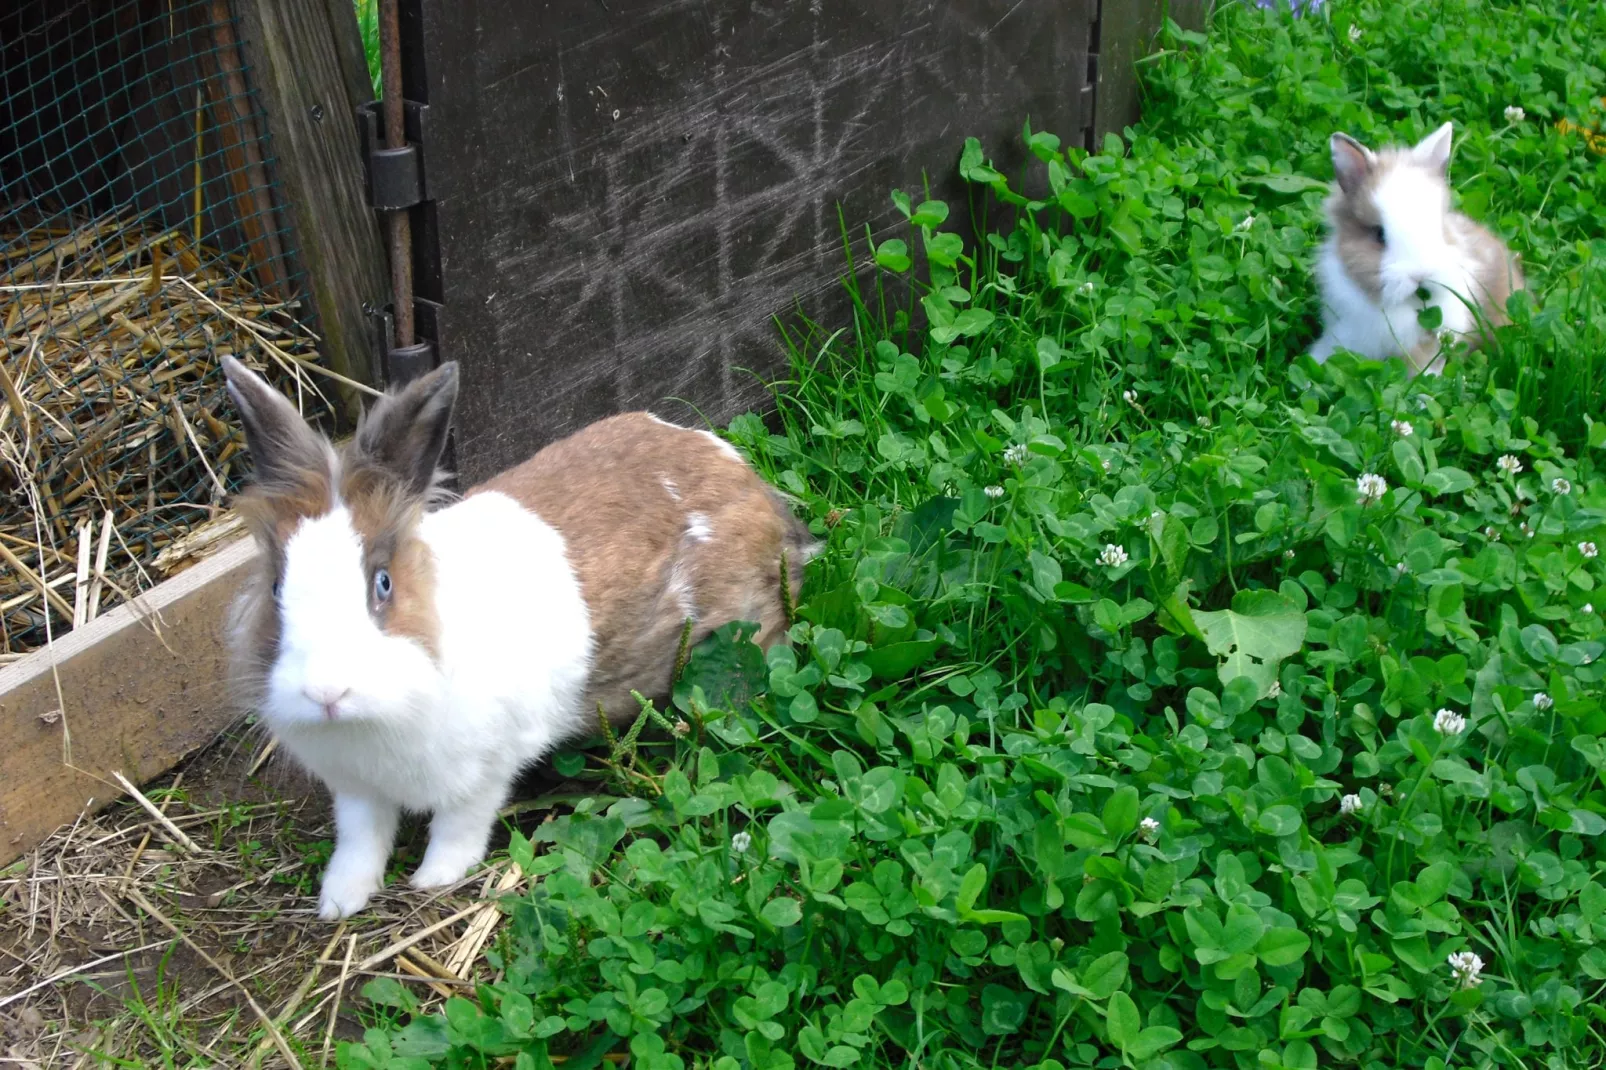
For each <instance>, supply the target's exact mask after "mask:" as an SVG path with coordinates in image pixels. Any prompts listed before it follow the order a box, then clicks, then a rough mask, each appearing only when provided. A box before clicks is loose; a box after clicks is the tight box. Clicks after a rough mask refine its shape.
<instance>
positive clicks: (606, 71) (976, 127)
mask: <svg viewBox="0 0 1606 1070" xmlns="http://www.w3.org/2000/svg"><path fill="white" fill-rule="evenodd" d="M418 2H420V3H422V5H423V8H422V27H421V29H422V32H421V33H420V34H419V36H420V37H421V38H422V40H423V43H424V55H425V64H424V66H425V70H426V76H425V79H424V80H425V87H426V90H427V95H428V104H429V113H430V115H429V144H428V145H427V147H426V152H427V154H428V161H429V162H428V169H429V183H430V191H431V195H432V196H433V197H434V198H435V200H436V204H435V213H436V219H437V222H438V225H439V235H440V245H439V250H440V277H441V286H442V297H443V298H444V304H445V309H444V312H443V315H442V322H441V336H442V337H441V341H442V347H443V351H444V355H445V356H446V357H449V358H456V359H459V360H461V361H462V362H463V397H462V401H461V410H460V412H461V418H460V420H459V424H458V438H457V446H458V465H459V468H460V470H461V471H462V473H463V476H464V478H465V480H469V481H471V480H475V479H478V478H481V477H483V476H485V475H487V474H489V473H491V472H493V471H495V470H497V469H500V468H502V467H504V466H506V465H508V464H511V463H513V462H515V461H517V460H520V459H522V458H523V457H524V456H526V455H527V454H529V453H530V452H531V451H532V450H533V449H535V448H536V447H538V446H539V445H541V444H543V443H545V442H546V441H548V440H550V439H551V438H552V437H554V436H557V435H559V434H562V433H564V432H567V431H569V430H571V429H573V428H575V427H577V426H579V425H581V424H583V423H585V422H586V421H588V420H591V419H594V418H596V417H599V416H602V415H604V414H606V413H609V412H613V411H616V410H619V409H623V408H629V407H634V406H651V407H653V408H655V409H657V410H658V411H660V412H663V413H664V414H665V415H669V416H672V417H686V416H688V415H689V413H688V412H687V409H686V408H685V406H683V405H680V404H677V403H674V402H669V401H668V400H667V399H670V398H680V399H685V400H686V401H687V402H689V403H691V404H693V405H695V406H696V407H697V408H698V409H700V410H701V411H702V412H704V413H706V414H707V415H708V416H709V417H710V418H714V419H719V418H723V417H727V416H729V415H731V414H733V413H734V412H736V411H740V410H741V409H743V408H745V407H748V406H751V405H753V404H757V403H761V402H762V400H763V392H762V390H760V389H759V388H758V386H757V384H756V383H755V381H754V380H753V379H752V378H751V377H750V376H748V375H745V374H744V373H743V372H741V371H739V370H737V369H740V368H750V369H757V370H759V371H761V372H763V371H773V370H774V369H776V368H777V367H778V366H779V365H780V360H781V352H780V346H779V344H778V342H777V340H776V336H775V331H774V326H773V322H772V317H774V316H775V315H777V314H784V313H785V312H786V311H787V310H788V309H789V308H790V307H792V306H793V304H794V302H796V301H801V304H802V307H803V308H805V309H807V310H809V311H812V312H816V313H821V314H825V315H829V316H831V317H832V318H833V320H834V321H837V322H840V321H841V318H842V312H841V307H840V305H839V304H837V298H836V295H835V291H836V288H837V285H838V284H837V279H838V277H839V275H840V274H841V272H842V270H843V267H844V260H843V254H842V249H841V242H840V237H839V231H838V217H837V206H838V204H839V202H840V203H841V205H842V211H843V213H844V214H845V216H846V218H847V220H848V221H849V223H850V225H860V224H862V223H864V222H866V221H869V222H872V223H874V224H875V225H876V226H877V227H885V226H887V225H888V224H890V223H891V222H892V219H893V215H894V213H893V210H892V208H891V205H890V204H889V202H888V200H887V193H888V191H889V190H890V189H891V188H892V187H894V186H899V187H902V188H904V189H910V190H914V189H919V188H920V186H921V183H922V175H929V176H930V178H931V179H932V180H933V182H934V184H935V185H936V186H938V187H939V189H940V191H941V192H942V193H946V194H954V193H955V192H956V191H955V190H954V186H953V181H952V179H951V176H952V174H953V171H954V165H955V162H956V161H957V158H958V152H959V148H960V146H961V144H962V142H963V139H964V138H965V136H966V135H974V136H977V137H980V138H981V139H982V141H983V143H984V144H985V145H986V146H987V148H988V151H989V152H990V153H991V154H992V155H993V156H994V157H995V159H998V160H1000V161H1002V162H1004V163H1006V164H1007V163H1009V162H1010V161H1014V160H1019V159H1020V155H1019V153H1020V150H1019V147H1018V146H1019V133H1020V129H1021V124H1022V121H1023V120H1026V119H1028V118H1030V120H1031V122H1032V124H1033V126H1034V127H1037V128H1040V129H1049V130H1054V131H1056V132H1059V133H1061V134H1062V135H1063V136H1066V137H1067V138H1068V139H1073V140H1080V132H1079V131H1078V129H1077V127H1078V125H1079V121H1085V120H1084V117H1083V116H1082V115H1081V114H1079V112H1080V111H1081V109H1082V108H1083V106H1084V105H1083V102H1082V101H1081V99H1080V94H1079V90H1080V88H1081V86H1082V84H1083V82H1084V81H1085V79H1086V72H1087V68H1088V62H1087V52H1088V43H1089V32H1090V27H1091V22H1092V19H1091V8H1092V3H1091V0H896V2H893V0H885V2H879V3H874V4H869V5H865V4H863V3H861V2H859V0H813V2H811V3H785V4H760V3H752V2H741V0H703V2H699V3H688V2H684V0H668V2H666V0H607V2H606V3H604V2H601V0H587V2H584V3H581V2H569V3H533V2H531V0H418ZM961 196H962V195H961ZM950 199H953V198H952V197H951V198H950Z"/></svg>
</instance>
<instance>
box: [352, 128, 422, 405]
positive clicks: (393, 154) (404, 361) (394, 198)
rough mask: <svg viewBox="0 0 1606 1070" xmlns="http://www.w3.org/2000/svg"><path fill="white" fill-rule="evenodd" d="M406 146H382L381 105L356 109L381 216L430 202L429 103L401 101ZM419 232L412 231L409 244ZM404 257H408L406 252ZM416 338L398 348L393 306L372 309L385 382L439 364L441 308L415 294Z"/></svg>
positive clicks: (370, 187)
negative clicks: (427, 156)
mask: <svg viewBox="0 0 1606 1070" xmlns="http://www.w3.org/2000/svg"><path fill="white" fill-rule="evenodd" d="M403 105H404V108H403V111H404V116H405V129H406V134H407V144H406V145H404V146H402V147H401V148H395V149H392V148H386V147H385V134H384V119H383V117H382V115H381V111H380V108H381V104H380V102H379V101H377V100H374V101H369V102H368V103H366V104H362V105H359V106H358V107H357V133H358V137H359V138H360V140H361V144H362V153H363V160H364V163H365V164H366V166H365V168H364V178H365V180H366V184H367V195H368V204H369V205H370V206H371V207H372V208H373V209H374V210H376V211H380V212H406V211H408V210H410V209H413V208H416V207H417V206H419V205H421V204H423V203H424V202H426V201H428V200H429V199H430V196H429V183H428V180H427V178H426V175H427V171H426V169H425V166H424V163H425V160H424V148H425V145H427V144H428V125H429V105H427V104H419V103H417V102H416V101H411V100H408V101H404V102H403ZM421 229H422V228H420V227H417V226H415V227H414V228H413V241H414V242H417V241H418V240H419V238H420V237H421V234H420V231H421ZM408 255H411V250H409V253H408ZM413 307H414V317H413V318H414V326H415V338H416V340H415V341H414V342H413V343H412V344H410V345H405V346H398V345H396V341H395V331H394V323H395V318H394V311H395V310H394V308H391V307H388V306H387V308H386V309H384V310H375V311H376V312H378V313H379V314H380V317H381V319H382V321H383V322H382V324H381V329H380V331H379V332H378V333H379V335H380V340H379V348H380V352H379V354H378V356H379V363H380V372H381V374H382V375H383V377H384V381H385V382H386V384H388V385H390V386H403V385H405V384H407V383H408V382H411V381H412V380H414V379H416V378H418V377H419V376H420V375H423V374H424V373H426V372H428V371H430V370H431V369H432V368H434V367H435V366H436V365H437V364H438V363H439V362H440V356H439V348H440V347H439V344H438V334H437V330H436V329H435V324H436V322H437V320H438V319H439V315H438V312H439V306H438V305H436V304H435V303H434V302H429V301H425V300H423V299H421V298H417V297H416V296H415V297H414V298H413Z"/></svg>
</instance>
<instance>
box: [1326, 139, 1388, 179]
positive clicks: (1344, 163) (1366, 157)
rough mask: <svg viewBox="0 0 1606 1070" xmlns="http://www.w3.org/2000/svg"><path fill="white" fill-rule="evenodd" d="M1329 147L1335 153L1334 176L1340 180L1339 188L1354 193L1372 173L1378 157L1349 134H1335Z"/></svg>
mask: <svg viewBox="0 0 1606 1070" xmlns="http://www.w3.org/2000/svg"><path fill="white" fill-rule="evenodd" d="M1328 147H1329V148H1330V150H1331V151H1332V153H1333V174H1334V176H1335V177H1337V179H1338V188H1339V189H1341V190H1343V191H1344V192H1345V193H1354V192H1355V191H1356V190H1358V189H1360V188H1361V184H1362V183H1363V182H1365V181H1366V179H1367V176H1369V175H1370V174H1371V173H1372V167H1373V165H1375V164H1376V163H1377V157H1376V156H1375V155H1373V153H1372V150H1371V149H1369V148H1367V147H1366V146H1365V145H1362V144H1361V143H1360V142H1359V141H1356V140H1355V139H1354V138H1352V137H1350V136H1349V135H1348V134H1334V135H1333V137H1332V139H1331V140H1330V141H1329V142H1328Z"/></svg>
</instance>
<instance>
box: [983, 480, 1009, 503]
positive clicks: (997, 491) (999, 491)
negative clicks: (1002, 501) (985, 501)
mask: <svg viewBox="0 0 1606 1070" xmlns="http://www.w3.org/2000/svg"><path fill="white" fill-rule="evenodd" d="M981 492H982V493H983V494H985V495H987V497H989V498H992V499H993V500H994V501H997V500H998V499H999V498H1002V497H1003V496H1004V488H1003V487H1000V486H999V485H998V484H996V483H995V484H993V485H992V486H990V487H983V488H982V489H981Z"/></svg>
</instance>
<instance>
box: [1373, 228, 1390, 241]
mask: <svg viewBox="0 0 1606 1070" xmlns="http://www.w3.org/2000/svg"><path fill="white" fill-rule="evenodd" d="M1372 237H1374V238H1376V239H1377V244H1379V245H1387V244H1388V234H1387V233H1386V232H1385V231H1384V230H1383V228H1382V227H1373V228H1372Z"/></svg>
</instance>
